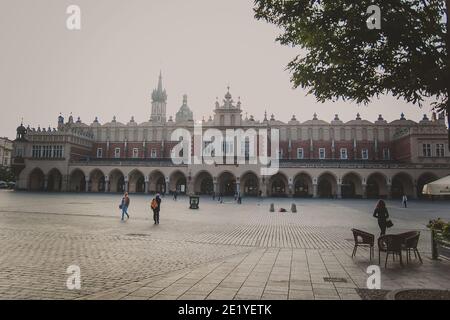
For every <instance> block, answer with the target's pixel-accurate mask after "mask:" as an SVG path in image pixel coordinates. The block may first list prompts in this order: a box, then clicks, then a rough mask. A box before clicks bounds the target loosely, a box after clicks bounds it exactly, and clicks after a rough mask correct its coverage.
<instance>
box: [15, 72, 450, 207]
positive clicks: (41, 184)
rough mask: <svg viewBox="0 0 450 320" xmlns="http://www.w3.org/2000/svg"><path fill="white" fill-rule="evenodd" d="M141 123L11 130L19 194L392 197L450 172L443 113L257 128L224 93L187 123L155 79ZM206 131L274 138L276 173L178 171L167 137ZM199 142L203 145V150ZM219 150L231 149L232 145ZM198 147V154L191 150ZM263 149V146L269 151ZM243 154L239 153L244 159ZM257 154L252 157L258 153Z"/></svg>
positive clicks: (241, 168) (188, 167) (248, 166)
mask: <svg viewBox="0 0 450 320" xmlns="http://www.w3.org/2000/svg"><path fill="white" fill-rule="evenodd" d="M151 96H152V104H151V115H150V119H149V120H148V121H147V122H143V123H137V122H136V121H135V119H134V118H133V117H131V119H130V121H128V122H127V123H121V122H119V121H117V119H116V117H113V119H112V121H110V122H108V123H105V124H101V123H100V121H99V119H97V118H95V120H94V121H93V122H92V123H91V124H86V123H83V122H82V121H81V119H79V118H78V119H77V120H76V121H75V120H74V118H73V117H72V116H70V117H69V119H68V121H65V120H64V118H63V117H62V116H60V117H59V118H58V126H57V128H54V129H52V128H47V129H46V128H37V129H35V128H30V126H28V127H27V128H26V127H24V126H23V125H21V126H19V127H18V128H17V138H16V140H15V141H14V151H13V156H14V157H13V168H14V170H15V173H16V175H17V188H18V189H22V190H32V191H51V192H60V191H61V192H124V191H128V192H130V193H155V192H173V191H177V192H178V193H186V194H212V193H216V194H222V195H233V194H235V193H240V194H241V195H243V196H258V195H261V196H285V197H337V198H392V197H400V196H401V195H403V194H405V195H407V196H409V197H411V198H416V197H420V196H421V190H422V187H423V185H424V184H426V183H428V182H430V181H433V180H435V179H438V178H441V177H444V176H447V175H449V174H450V153H449V151H448V142H447V128H446V124H445V119H444V116H443V115H436V114H435V113H433V114H432V116H431V117H430V119H429V118H428V117H427V115H424V117H423V119H422V120H420V121H418V122H416V121H412V120H408V119H406V118H405V116H404V115H403V114H402V115H401V116H400V118H399V119H398V120H395V121H392V122H387V121H386V120H384V119H383V117H382V116H381V115H380V116H379V117H378V119H376V120H375V121H374V122H371V121H368V120H364V119H361V117H360V115H359V114H358V115H356V118H355V119H354V120H350V121H346V122H344V121H342V120H341V119H339V116H338V115H336V116H335V118H334V119H333V120H331V121H330V122H327V121H324V120H320V119H319V118H318V116H317V115H316V114H314V115H313V117H312V119H310V120H306V121H300V120H298V119H297V118H296V117H295V116H292V119H291V120H289V121H288V122H283V121H280V120H278V119H275V116H274V115H271V116H270V117H267V114H265V115H264V119H263V120H261V121H259V120H256V119H255V117H254V116H245V117H244V116H243V111H242V105H241V101H240V99H238V101H237V102H235V101H234V100H233V98H232V95H231V93H230V91H229V88H228V91H227V92H226V94H225V97H224V99H223V101H222V102H219V100H218V99H217V101H216V102H215V106H214V110H213V112H214V113H213V115H212V116H210V117H209V119H208V120H205V119H203V120H202V121H198V122H194V115H193V112H192V111H191V109H190V108H189V106H188V98H187V96H186V95H185V96H183V99H182V105H181V107H180V109H179V111H178V112H177V113H176V115H175V120H174V119H173V118H172V117H171V116H170V117H169V118H167V114H166V106H167V93H166V91H165V90H164V89H163V84H162V77H161V75H160V77H159V81H158V86H157V88H156V89H155V90H154V91H153V93H152V95H151ZM197 123H201V127H202V129H201V130H202V131H201V134H200V135H202V134H204V132H206V130H208V129H216V130H218V131H220V132H224V131H225V130H227V129H242V130H244V131H247V130H252V129H253V130H261V129H265V130H267V132H269V136H268V141H267V148H269V146H270V144H271V141H270V139H271V137H272V136H271V132H274V129H278V130H279V131H278V132H279V150H278V151H277V155H275V154H271V151H270V150H268V153H269V154H270V156H271V157H272V158H273V157H275V156H276V157H278V159H279V170H278V172H277V173H276V174H272V175H262V174H261V170H260V169H261V166H262V165H261V164H252V163H250V162H247V163H240V162H236V161H234V162H232V163H229V162H227V163H224V164H219V163H214V164H209V165H206V164H189V163H181V164H175V163H174V162H173V161H172V151H173V148H174V147H175V146H176V145H177V144H179V143H180V140H179V139H172V138H173V137H172V133H173V132H174V131H175V130H176V129H179V128H183V129H186V130H188V131H189V132H191V133H192V143H193V145H194V146H195V144H196V141H197V142H198V141H199V140H198V139H197V138H196V133H195V129H194V128H195V126H196V124H197ZM203 143H204V141H203V142H201V144H202V146H203ZM230 143H231V145H227V144H224V146H223V148H224V149H226V148H228V147H230V148H232V149H236V145H235V142H234V141H232V142H230ZM194 148H195V147H194ZM269 149H270V148H269ZM247 151H248V150H247V149H245V152H247ZM257 152H259V151H257Z"/></svg>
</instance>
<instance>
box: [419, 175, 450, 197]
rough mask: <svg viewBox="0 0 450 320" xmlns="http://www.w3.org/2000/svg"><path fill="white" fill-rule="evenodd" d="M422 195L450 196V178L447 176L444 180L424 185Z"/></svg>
mask: <svg viewBox="0 0 450 320" xmlns="http://www.w3.org/2000/svg"><path fill="white" fill-rule="evenodd" d="M422 193H423V194H428V195H433V196H446V195H450V176H446V177H444V178H442V179H439V180H436V181H433V182H430V183H428V184H426V185H424V186H423V190H422Z"/></svg>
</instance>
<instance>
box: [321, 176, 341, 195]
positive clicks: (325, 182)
mask: <svg viewBox="0 0 450 320" xmlns="http://www.w3.org/2000/svg"><path fill="white" fill-rule="evenodd" d="M317 194H318V196H319V197H320V198H333V197H335V196H336V195H337V182H336V178H335V177H334V176H333V175H332V174H330V173H324V174H322V175H321V176H320V177H319V179H318V183H317Z"/></svg>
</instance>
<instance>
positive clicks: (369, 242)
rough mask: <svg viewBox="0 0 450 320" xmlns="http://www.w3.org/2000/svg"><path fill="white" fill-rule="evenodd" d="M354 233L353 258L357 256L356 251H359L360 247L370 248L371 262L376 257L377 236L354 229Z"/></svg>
mask: <svg viewBox="0 0 450 320" xmlns="http://www.w3.org/2000/svg"><path fill="white" fill-rule="evenodd" d="M352 232H353V239H355V246H354V247H353V253H352V258H353V257H354V256H355V255H356V250H357V249H358V247H368V248H369V255H370V260H371V261H372V258H373V256H374V246H375V236H374V235H373V234H371V233H368V232H365V231H362V230H358V229H352Z"/></svg>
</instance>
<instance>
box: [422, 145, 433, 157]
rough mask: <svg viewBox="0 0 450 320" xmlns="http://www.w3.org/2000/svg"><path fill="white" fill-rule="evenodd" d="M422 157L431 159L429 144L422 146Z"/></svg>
mask: <svg viewBox="0 0 450 320" xmlns="http://www.w3.org/2000/svg"><path fill="white" fill-rule="evenodd" d="M422 156H424V157H431V144H429V143H424V144H422Z"/></svg>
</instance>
